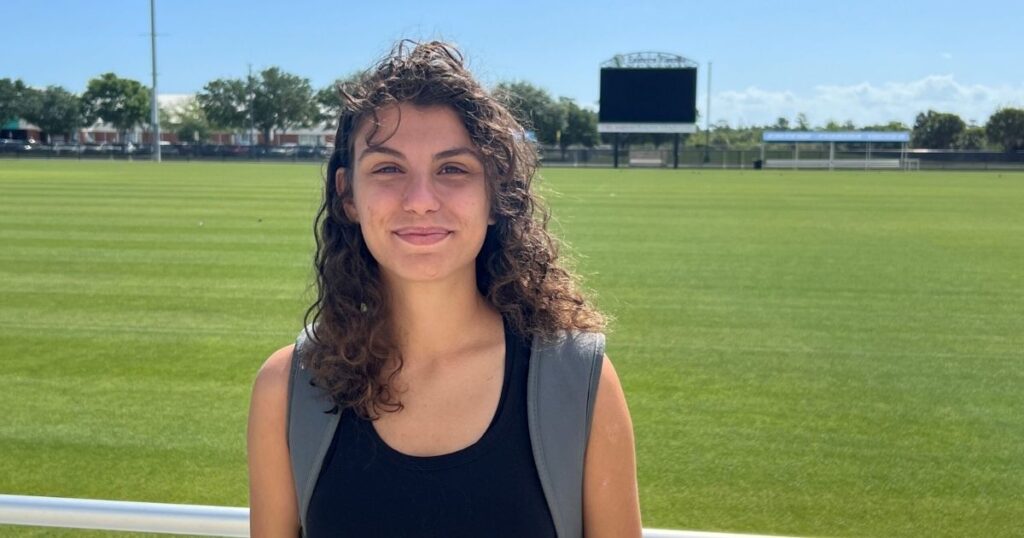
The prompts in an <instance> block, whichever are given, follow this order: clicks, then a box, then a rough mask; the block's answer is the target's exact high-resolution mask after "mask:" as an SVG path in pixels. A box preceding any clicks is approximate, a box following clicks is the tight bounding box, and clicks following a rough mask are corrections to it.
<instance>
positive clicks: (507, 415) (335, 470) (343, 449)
mask: <svg viewBox="0 0 1024 538" xmlns="http://www.w3.org/2000/svg"><path fill="white" fill-rule="evenodd" d="M529 360H530V345H529V343H528V342H527V341H526V339H524V338H522V337H519V336H517V335H515V334H513V333H512V331H511V330H510V329H509V327H508V326H507V325H506V326H505V377H504V381H503V382H502V388H501V399H500V400H499V402H498V408H497V410H496V412H495V414H494V417H493V418H492V419H491V423H490V425H489V426H488V427H487V430H486V431H485V432H484V435H483V437H481V438H480V440H478V441H477V442H476V443H474V444H472V445H470V446H468V447H466V448H464V449H461V450H458V451H455V452H452V453H449V454H443V455H440V456H428V457H420V456H409V455H406V454H403V453H401V452H398V451H396V450H394V449H393V448H391V447H390V446H388V445H387V443H385V442H384V441H383V440H382V439H381V438H380V436H379V435H378V434H377V430H375V429H374V428H373V425H372V423H370V422H369V421H367V420H363V419H360V418H359V417H358V416H357V415H356V414H355V413H354V412H353V411H352V410H351V409H346V410H344V411H343V412H342V416H341V419H340V422H339V424H338V429H337V430H336V431H335V433H334V439H333V441H332V442H331V447H330V449H329V450H328V452H327V455H326V457H325V458H324V463H323V466H322V467H321V470H320V476H319V477H318V479H317V483H316V487H315V489H314V490H313V496H312V498H311V499H310V502H309V511H308V513H307V521H306V526H307V529H306V533H305V535H306V536H307V537H309V538H319V537H351V536H358V537H362V536H387V537H392V536H395V537H399V536H437V537H442V536H443V537H446V538H447V537H452V538H454V537H463V536H464V537H470V536H472V537H479V536H488V537H503V536H508V537H523V536H530V537H537V538H545V537H551V538H554V537H555V528H554V523H553V522H552V519H551V513H550V511H549V510H548V506H547V503H546V501H545V498H544V492H543V490H542V489H541V485H540V479H539V478H538V477H537V467H536V465H535V463H534V460H533V451H532V448H531V445H530V433H529V429H528V425H527V416H526V375H527V366H528V363H529Z"/></svg>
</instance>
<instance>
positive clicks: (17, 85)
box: [0, 78, 28, 125]
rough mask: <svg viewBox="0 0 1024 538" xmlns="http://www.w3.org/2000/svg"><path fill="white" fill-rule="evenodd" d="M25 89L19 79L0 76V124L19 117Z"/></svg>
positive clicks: (23, 103)
mask: <svg viewBox="0 0 1024 538" xmlns="http://www.w3.org/2000/svg"><path fill="white" fill-rule="evenodd" d="M26 90H28V88H27V87H26V86H25V83H24V82H22V81H21V79H16V80H11V79H9V78H0V125H2V124H5V123H7V122H8V121H11V120H15V119H18V118H19V117H21V114H22V111H23V107H24V105H25V102H24V99H25V92H26Z"/></svg>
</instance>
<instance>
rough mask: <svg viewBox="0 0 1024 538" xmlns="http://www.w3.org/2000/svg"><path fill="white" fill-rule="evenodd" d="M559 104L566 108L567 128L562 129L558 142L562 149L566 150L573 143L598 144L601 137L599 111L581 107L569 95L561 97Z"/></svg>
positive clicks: (589, 146)
mask: <svg viewBox="0 0 1024 538" xmlns="http://www.w3.org/2000/svg"><path fill="white" fill-rule="evenodd" d="M559 104H560V105H561V106H562V108H563V109H564V110H565V129H564V130H563V131H562V136H561V139H560V140H559V144H558V145H559V146H560V147H561V148H562V151H563V152H564V151H565V149H566V148H568V147H569V146H571V145H573V144H580V145H582V146H584V147H588V148H592V147H594V146H596V145H597V141H598V138H599V135H598V133H597V113H596V112H594V111H592V110H587V109H585V108H580V107H579V105H577V104H576V102H575V101H573V100H572V99H569V98H568V97H562V98H560V99H559Z"/></svg>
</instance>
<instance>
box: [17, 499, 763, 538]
mask: <svg viewBox="0 0 1024 538" xmlns="http://www.w3.org/2000/svg"><path fill="white" fill-rule="evenodd" d="M3 524H8V525H30V526H36V527H64V528H73V529H93V530H109V531H134V532H152V533H161V534H186V535H192V536H237V537H247V536H249V509H248V508H229V507H224V506H198V505H186V504H162V503H142V502H128V501H99V500H93V499H67V498H59V497H34V496H27V495H0V525H3ZM643 536H644V538H768V537H764V536H761V535H753V534H726V533H715V532H701V531H676V530H667V529H644V531H643Z"/></svg>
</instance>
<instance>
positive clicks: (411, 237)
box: [394, 229, 452, 245]
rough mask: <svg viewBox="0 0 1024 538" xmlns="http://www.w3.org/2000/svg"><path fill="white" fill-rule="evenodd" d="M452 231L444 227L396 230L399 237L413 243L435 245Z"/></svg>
mask: <svg viewBox="0 0 1024 538" xmlns="http://www.w3.org/2000/svg"><path fill="white" fill-rule="evenodd" d="M451 233H452V232H451V231H449V230H442V229H429V230H399V231H396V232H394V234H395V235H396V236H398V238H399V239H401V240H402V241H405V242H406V243H410V244H413V245H433V244H434V243H438V242H440V241H442V240H444V239H445V238H446V237H448V236H449V235H451Z"/></svg>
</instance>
